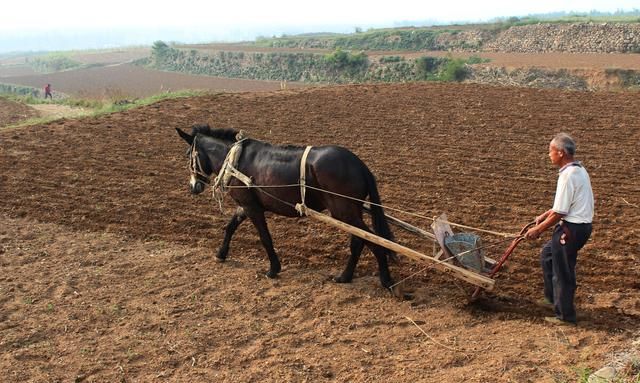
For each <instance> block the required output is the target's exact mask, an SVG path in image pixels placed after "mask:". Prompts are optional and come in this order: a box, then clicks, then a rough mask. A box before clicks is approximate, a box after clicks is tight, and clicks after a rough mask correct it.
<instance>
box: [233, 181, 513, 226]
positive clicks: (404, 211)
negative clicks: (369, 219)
mask: <svg viewBox="0 0 640 383" xmlns="http://www.w3.org/2000/svg"><path fill="white" fill-rule="evenodd" d="M299 186H300V184H299V183H297V184H288V185H247V186H227V189H243V188H258V189H260V188H283V187H299ZM305 187H306V188H309V189H313V190H317V191H320V192H323V193H327V194H333V195H335V196H338V197H342V198H346V199H350V200H353V201H358V202H362V203H368V204H370V205H375V206H379V207H381V208H383V209H385V210H391V211H395V212H398V213H402V214H406V215H410V216H413V217H417V218H423V219H429V220H431V221H435V220H436V219H437V218H433V217H428V216H426V215H422V214H418V213H413V212H410V211H406V210H402V209H397V208H393V207H390V206H386V205H381V204H377V203H373V202H370V201H366V200H362V199H359V198H355V197H351V196H348V195H344V194H340V193H336V192H332V191H330V190H325V189H321V188H317V187H314V186H310V185H305ZM441 221H442V222H445V223H448V224H449V225H451V226H455V227H459V228H463V229H469V230H473V231H478V232H481V233H487V234H492V235H496V236H500V237H505V238H507V237H509V238H513V237H517V235H514V234H510V233H504V232H498V231H492V230H486V229H481V228H478V227H473V226H467V225H462V224H459V223H455V222H451V221H446V220H441Z"/></svg>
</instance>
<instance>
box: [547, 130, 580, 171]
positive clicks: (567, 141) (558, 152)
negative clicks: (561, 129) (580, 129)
mask: <svg viewBox="0 0 640 383" xmlns="http://www.w3.org/2000/svg"><path fill="white" fill-rule="evenodd" d="M574 154H576V142H575V141H574V140H573V138H571V136H570V135H568V134H567V133H558V134H556V136H555V137H553V139H552V140H551V142H550V143H549V158H550V159H551V163H552V164H554V165H556V166H564V165H565V164H568V163H569V162H572V161H573V155H574Z"/></svg>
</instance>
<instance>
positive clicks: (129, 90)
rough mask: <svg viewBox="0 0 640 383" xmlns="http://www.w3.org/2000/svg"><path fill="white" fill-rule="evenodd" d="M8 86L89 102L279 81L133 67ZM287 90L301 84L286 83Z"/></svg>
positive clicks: (19, 79) (20, 80)
mask: <svg viewBox="0 0 640 383" xmlns="http://www.w3.org/2000/svg"><path fill="white" fill-rule="evenodd" d="M4 81H5V82H7V83H13V84H20V85H28V86H34V87H40V86H41V85H42V84H47V83H50V84H51V85H52V87H53V89H54V90H55V91H60V92H63V93H66V94H69V95H72V96H74V97H80V98H92V99H123V98H138V97H147V96H151V95H154V94H158V93H162V92H166V91H178V90H184V89H204V90H210V91H218V92H246V91H274V90H277V89H280V82H279V81H253V80H241V79H230V78H223V77H212V76H196V75H188V74H182V73H176V72H162V71H157V70H151V69H146V68H142V67H139V66H136V65H130V64H122V65H112V66H106V67H97V68H88V69H79V70H70V71H65V72H58V73H49V74H42V75H35V76H16V77H7V78H6V79H4ZM287 86H288V87H290V88H297V87H300V86H302V85H300V84H296V83H287Z"/></svg>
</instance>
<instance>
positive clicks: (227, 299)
mask: <svg viewBox="0 0 640 383" xmlns="http://www.w3.org/2000/svg"><path fill="white" fill-rule="evenodd" d="M638 121H640V99H638V97H635V96H633V95H632V94H625V93H604V92H602V93H590V92H563V91H557V90H533V89H520V88H499V87H490V86H479V85H461V84H433V83H428V84H404V85H357V86H337V87H325V88H310V89H301V90H290V91H278V92H267V93H236V94H217V95H209V96H202V97H196V98H185V99H174V100H165V101H162V102H159V103H157V104H153V105H149V106H146V107H142V108H138V109H135V110H129V111H126V112H122V113H117V114H111V115H103V116H98V117H88V118H83V119H79V120H68V119H65V120H59V121H56V122H52V123H49V124H46V125H39V126H32V127H28V128H22V129H16V130H11V131H1V130H0V169H2V172H1V173H0V198H1V199H2V201H3V203H2V204H0V222H2V225H0V289H1V292H2V299H1V300H0V307H1V310H0V350H2V353H1V354H0V370H2V371H3V380H4V381H7V382H24V381H69V380H75V381H87V382H91V381H171V382H174V381H180V382H183V381H184V382H195V381H197V382H211V381H268V382H270V381H273V382H275V381H280V382H282V381H292V382H303V381H313V382H318V381H351V382H379V381H393V382H416V381H425V382H427V381H441V382H461V381H465V382H487V381H495V382H555V381H575V380H578V375H579V374H580V372H581V371H584V370H586V369H592V370H593V369H597V368H600V367H601V366H603V365H604V364H606V363H608V362H609V361H611V360H612V358H615V356H616V355H617V354H616V353H620V352H628V351H630V350H632V348H633V347H634V346H633V345H632V342H633V341H634V340H635V339H638V336H640V334H639V333H638V328H639V326H640V303H639V302H640V283H639V279H638V276H639V272H640V262H639V261H640V258H639V254H640V236H639V235H638V227H639V224H640V210H639V206H640V187H639V186H638V180H637V169H638V166H639V163H638V161H640V152H639V149H638V145H637V143H638V142H639V140H640V126H639V125H638ZM203 122H208V123H210V124H212V125H213V126H215V127H231V128H235V129H243V130H245V131H246V132H247V133H248V135H249V136H250V137H253V138H256V139H261V140H267V141H269V142H271V143H274V144H296V145H307V144H309V145H322V144H339V145H343V146H346V147H348V148H349V149H351V150H352V151H353V152H354V153H356V154H357V155H358V156H359V157H361V158H362V159H363V160H364V162H365V163H366V164H367V165H368V166H369V167H370V169H371V170H372V171H373V173H374V174H375V175H376V177H377V180H378V187H379V190H380V194H381V197H382V201H383V203H384V204H385V205H388V206H390V207H395V208H400V209H405V210H409V211H413V212H416V213H420V214H423V215H426V216H429V217H431V216H436V215H438V214H440V213H442V212H447V213H448V214H449V218H450V220H451V221H453V222H457V223H461V224H466V225H471V226H474V227H479V228H483V229H488V230H495V231H500V232H508V233H517V231H518V230H519V229H520V227H521V226H523V225H524V224H526V223H527V222H529V221H530V220H531V219H533V218H534V217H535V216H536V215H537V214H538V213H540V212H541V211H544V210H546V209H547V208H548V207H549V206H550V205H551V203H552V200H553V194H554V187H555V181H556V176H557V171H556V169H554V168H553V167H552V166H551V165H550V164H549V160H548V158H547V146H548V142H549V140H550V138H551V137H552V136H553V135H554V134H555V133H557V132H559V131H566V132H568V133H570V134H572V135H574V137H575V138H576V140H577V143H578V153H577V155H578V158H579V159H581V160H583V161H584V163H585V165H586V167H587V169H588V170H589V172H590V175H591V179H592V183H593V187H594V193H595V196H596V218H595V222H594V234H593V236H592V239H591V240H590V241H589V243H588V244H587V246H586V247H585V248H584V249H583V250H582V251H581V253H580V257H579V260H578V284H579V286H578V291H577V297H576V303H577V309H578V312H579V318H578V320H579V324H578V326H577V327H556V326H553V325H550V324H547V323H546V322H544V321H543V317H544V316H548V315H551V312H550V311H547V310H546V309H543V308H541V307H538V306H537V305H536V303H535V302H536V301H537V300H538V299H539V298H540V297H541V291H542V276H541V272H540V270H539V265H538V252H539V248H540V246H541V245H542V241H528V242H524V243H522V244H521V245H520V246H519V247H518V248H517V249H516V251H515V253H514V255H513V257H512V259H511V261H510V264H509V266H508V269H507V270H505V271H504V272H502V273H501V275H500V276H499V277H498V280H497V284H496V289H495V291H494V292H493V293H487V294H486V295H484V296H483V298H482V299H480V300H479V301H477V302H475V303H469V302H468V301H467V298H466V297H467V296H466V293H465V291H463V290H464V289H460V288H458V286H465V285H464V284H462V283H461V282H458V281H457V280H455V279H452V278H451V277H450V276H447V275H445V274H443V273H440V272H437V271H434V270H431V269H427V270H422V269H424V268H425V267H426V266H428V264H426V263H424V264H423V263H416V262H413V261H410V260H407V259H403V261H402V263H401V264H399V265H394V266H392V270H391V271H392V275H393V277H394V278H395V279H396V280H401V279H403V278H407V277H409V276H411V275H412V274H414V273H416V272H418V273H417V275H415V276H413V277H411V278H409V279H408V280H406V281H405V285H406V289H407V290H408V291H411V292H412V293H413V295H414V299H413V300H409V301H399V300H397V299H396V298H394V297H392V296H391V295H390V294H389V293H388V292H387V291H385V290H384V289H382V288H381V287H380V285H379V282H378V277H377V276H376V275H375V274H376V272H377V266H376V265H375V261H374V260H373V256H372V255H371V254H370V253H369V252H368V251H367V250H365V253H364V254H363V256H362V258H361V261H360V264H359V266H358V269H357V271H356V273H357V275H356V277H355V278H354V281H353V283H351V284H347V285H344V284H336V283H334V282H332V281H331V278H332V277H333V276H334V275H337V274H338V273H339V272H340V271H341V270H342V268H343V267H344V264H345V261H346V258H347V255H348V252H349V250H348V235H347V234H345V233H343V232H340V231H337V230H336V229H334V228H331V227H327V226H324V225H322V224H320V223H317V222H314V221H311V220H309V219H305V218H296V219H287V218H282V217H269V218H268V222H269V225H270V229H271V234H272V236H273V240H274V244H275V247H276V251H277V252H278V253H279V255H280V257H281V261H282V263H283V271H282V273H281V274H280V276H279V278H277V279H275V280H271V279H267V278H266V277H265V276H264V272H265V270H266V269H267V267H268V265H267V260H266V255H265V252H264V250H263V248H262V246H261V244H260V240H259V238H258V236H257V235H256V233H255V230H254V229H253V227H251V225H250V224H249V223H244V224H243V226H241V227H240V228H239V230H238V232H237V233H236V236H235V237H234V241H233V242H232V245H231V251H230V254H229V260H228V261H227V262H226V263H223V264H219V263H217V262H215V260H214V258H215V257H214V254H215V251H216V250H217V247H218V246H219V244H220V243H221V240H222V234H223V233H222V230H223V228H224V227H225V225H226V223H227V219H228V218H229V216H230V213H231V211H232V208H233V204H232V201H231V200H230V199H229V198H227V199H226V200H225V207H226V213H225V214H223V213H221V212H220V211H219V210H218V208H217V207H216V206H215V204H214V203H213V201H212V200H211V198H210V194H209V193H208V192H207V193H204V194H203V195H199V196H191V195H189V193H188V191H187V181H188V171H187V169H186V165H187V159H186V158H185V157H184V153H185V150H186V145H185V144H184V142H183V141H182V140H181V139H180V138H179V137H178V136H177V134H176V132H175V130H174V128H176V127H180V128H186V129H188V127H189V126H190V125H192V124H194V123H203ZM241 170H242V169H241ZM393 215H397V214H396V213H393ZM399 217H400V218H403V219H406V220H407V221H410V222H411V223H413V224H415V225H417V226H420V227H424V228H428V226H429V224H430V221H429V220H419V219H415V218H413V219H412V218H411V217H403V216H401V215H399ZM395 233H396V234H397V237H398V240H399V241H400V242H401V243H403V244H406V245H408V246H409V247H411V248H414V249H417V250H420V251H423V252H425V253H427V254H431V251H432V244H431V243H430V242H428V243H426V242H425V241H423V240H420V239H418V238H416V237H413V236H411V235H409V234H405V233H402V232H400V231H399V230H398V229H396V230H395ZM481 236H482V238H483V240H484V242H485V243H490V242H493V241H496V240H499V239H500V238H495V237H493V236H491V235H488V234H481ZM546 236H548V233H547V234H546ZM505 247H506V246H505ZM499 249H500V248H499ZM421 270H422V271H421ZM407 318H411V319H412V320H414V321H415V322H416V323H417V324H418V325H419V326H420V327H421V329H422V330H423V331H424V332H425V333H423V332H421V331H420V329H418V328H417V327H416V326H415V325H413V324H412V323H411V322H410V321H409V320H408V319H407Z"/></svg>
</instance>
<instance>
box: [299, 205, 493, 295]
mask: <svg viewBox="0 0 640 383" xmlns="http://www.w3.org/2000/svg"><path fill="white" fill-rule="evenodd" d="M296 208H297V209H298V208H300V209H303V212H304V214H306V215H307V216H309V217H311V218H314V219H316V220H318V221H321V222H324V223H327V224H329V225H331V226H334V227H337V228H338V229H340V230H343V231H346V232H347V233H350V234H353V235H355V236H357V237H360V238H362V239H364V240H367V241H369V242H373V243H375V244H377V245H380V246H382V247H385V248H387V249H389V250H392V251H395V252H396V253H399V254H402V255H405V256H407V257H409V258H411V259H414V260H418V261H429V262H432V263H433V267H434V268H436V269H438V270H440V271H443V272H445V273H448V274H451V275H452V276H453V277H455V278H458V279H462V280H464V281H466V282H469V283H471V284H473V285H475V286H478V287H481V288H483V289H485V290H489V291H491V290H493V285H494V284H495V281H494V280H493V279H491V278H488V277H485V276H484V275H480V274H477V273H474V272H472V271H469V270H467V269H464V268H462V267H458V266H455V265H452V264H450V263H446V262H442V261H440V260H437V259H435V258H433V257H429V256H427V255H425V254H422V253H420V252H417V251H415V250H412V249H410V248H408V247H405V246H402V245H400V244H397V243H395V242H392V241H389V240H388V239H385V238H382V237H379V236H377V235H375V234H372V233H370V232H368V231H365V230H362V229H360V228H357V227H355V226H352V225H349V224H346V223H344V222H342V221H338V220H337V219H335V218H333V217H330V216H328V215H326V214H322V213H319V212H317V211H315V210H313V209H310V208H308V207H303V206H300V204H298V206H296Z"/></svg>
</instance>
